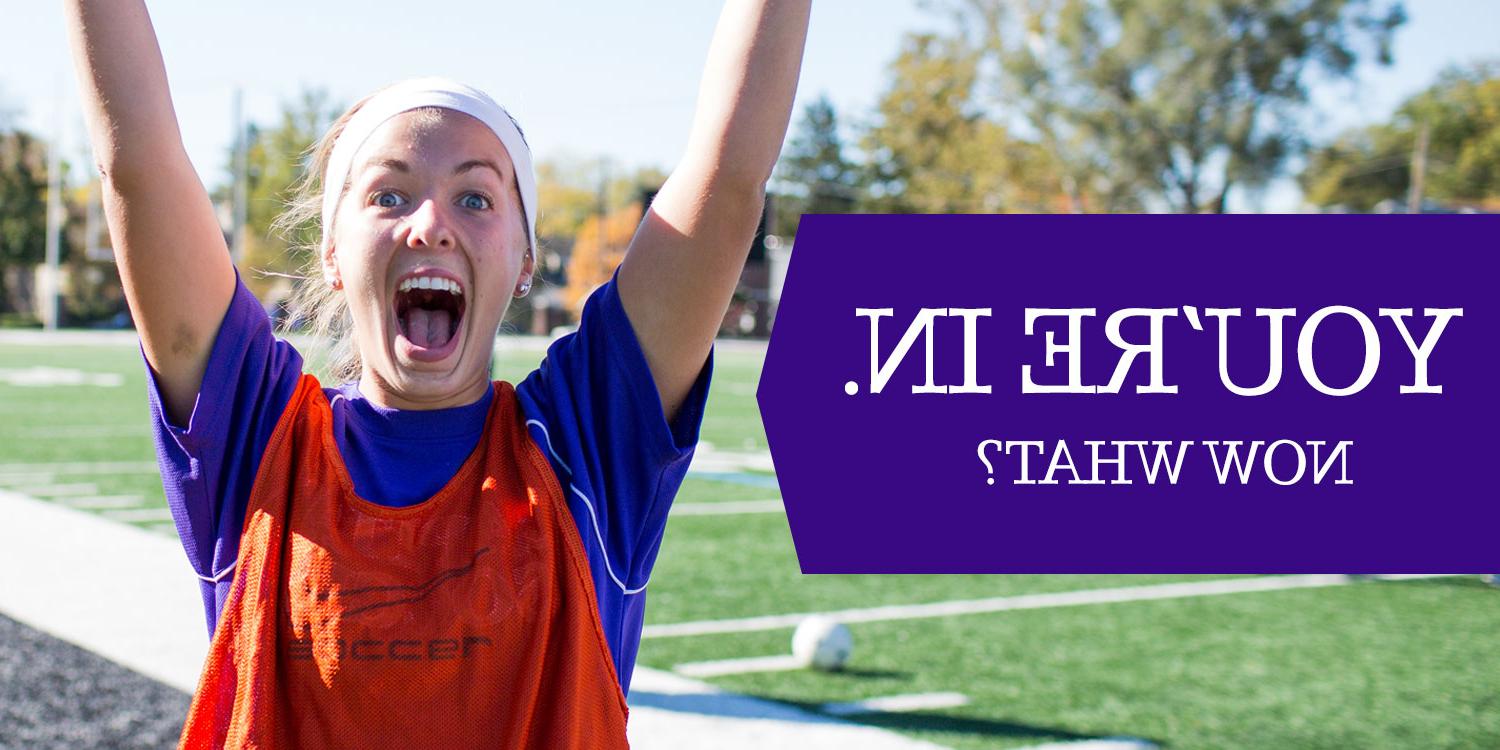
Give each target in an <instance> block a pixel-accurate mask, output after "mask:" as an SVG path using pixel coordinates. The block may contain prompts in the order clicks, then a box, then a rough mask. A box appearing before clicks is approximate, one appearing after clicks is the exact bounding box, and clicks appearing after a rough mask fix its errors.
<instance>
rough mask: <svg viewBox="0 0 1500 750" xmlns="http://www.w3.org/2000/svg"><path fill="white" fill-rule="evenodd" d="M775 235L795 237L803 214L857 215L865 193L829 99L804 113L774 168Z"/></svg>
mask: <svg viewBox="0 0 1500 750" xmlns="http://www.w3.org/2000/svg"><path fill="white" fill-rule="evenodd" d="M775 179H776V187H777V194H776V204H775V206H776V217H775V222H776V223H775V226H774V227H773V228H772V230H771V231H772V233H773V234H779V235H783V236H787V237H790V236H792V235H795V234H796V233H797V224H798V223H799V222H800V220H801V218H802V214H842V213H848V212H850V211H852V210H854V206H855V205H856V203H858V202H859V200H860V198H861V196H862V193H863V188H864V186H863V175H862V174H861V170H860V168H859V165H857V164H855V163H854V162H853V161H850V160H849V158H848V156H847V155H846V154H845V150H844V140H843V137H842V136H841V135H840V133H839V119H838V112H837V111H836V110H835V109H834V106H833V102H832V101H830V100H829V99H828V97H827V95H824V96H820V97H818V98H817V99H816V100H815V101H813V102H811V103H809V104H808V105H807V106H805V107H803V109H802V119H801V120H800V121H799V122H798V123H797V128H796V130H795V131H794V132H793V134H792V137H791V138H790V139H789V140H788V142H787V146H786V150H785V151H784V153H783V154H782V156H781V161H780V162H779V163H778V164H777V165H776V178H775Z"/></svg>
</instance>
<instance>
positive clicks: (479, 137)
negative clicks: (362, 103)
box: [352, 107, 513, 175]
mask: <svg viewBox="0 0 1500 750" xmlns="http://www.w3.org/2000/svg"><path fill="white" fill-rule="evenodd" d="M392 158H394V159H400V160H402V161H405V162H406V163H408V164H409V165H410V166H411V168H412V169H414V170H421V169H422V168H423V167H430V168H437V169H442V168H444V167H451V166H453V165H456V164H460V163H463V162H466V161H471V160H476V159H477V160H484V161H492V162H494V163H495V164H496V165H497V166H499V167H500V168H501V170H502V171H503V172H504V173H505V174H506V175H509V174H511V172H512V171H513V167H512V166H511V160H510V154H509V153H507V152H506V150H505V145H504V144H502V143H501V142H500V138H499V137H498V136H496V135H495V133H494V131H492V130H490V129H489V126H487V125H485V124H484V123H482V122H480V121H479V120H477V119H475V118H473V117H471V116H469V115H466V114H464V113H462V112H457V111H454V110H450V109H440V108H437V107H431V108H427V109H419V110H412V111H409V112H402V113H401V114H399V115H396V116H395V117H392V118H390V119H389V120H386V121H385V122H383V123H381V124H380V126H379V127H377V128H376V129H375V131H374V132H372V133H370V137H369V138H367V139H366V140H365V142H364V143H363V144H361V145H360V147H359V150H358V151H357V152H355V155H354V160H353V161H354V164H355V168H354V170H352V171H353V172H354V173H355V174H358V173H360V172H363V171H364V170H366V169H368V168H369V167H370V166H372V165H373V164H375V163H378V162H381V161H384V160H386V159H392Z"/></svg>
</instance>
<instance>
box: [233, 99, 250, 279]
mask: <svg viewBox="0 0 1500 750" xmlns="http://www.w3.org/2000/svg"><path fill="white" fill-rule="evenodd" d="M244 95H245V91H244V89H241V88H236V89H235V90H234V224H233V227H232V228H231V229H230V232H231V236H230V245H229V247H230V250H229V257H230V260H232V261H233V262H234V263H235V264H236V265H238V264H239V263H241V262H242V261H244V259H245V224H246V223H247V219H246V216H247V214H248V213H249V198H248V197H247V195H246V193H247V192H248V188H249V186H248V184H247V183H246V180H247V179H248V178H247V176H246V173H247V172H248V171H249V170H248V169H247V168H246V162H247V160H248V156H247V154H246V152H248V151H249V150H250V143H249V140H250V139H249V138H246V137H245V108H244V98H245V96H244Z"/></svg>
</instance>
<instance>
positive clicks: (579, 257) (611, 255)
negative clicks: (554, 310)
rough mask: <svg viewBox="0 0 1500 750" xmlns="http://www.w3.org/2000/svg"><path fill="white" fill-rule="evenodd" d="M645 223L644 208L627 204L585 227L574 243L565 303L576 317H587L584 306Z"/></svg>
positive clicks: (596, 217)
mask: <svg viewBox="0 0 1500 750" xmlns="http://www.w3.org/2000/svg"><path fill="white" fill-rule="evenodd" d="M640 223H641V204H640V203H638V202H636V203H627V204H625V206H624V207H622V208H618V209H616V210H614V211H612V212H610V213H609V214H608V215H607V216H605V217H604V218H603V219H601V218H600V217H598V216H594V217H593V218H590V219H588V220H587V221H585V222H584V223H583V227H582V228H581V229H580V230H579V232H578V236H577V237H575V238H574V241H573V254H572V256H571V257H570V258H569V259H568V286H567V289H566V290H565V291H564V294H563V297H564V300H563V301H564V303H565V304H567V306H568V308H569V309H571V310H573V312H574V314H575V315H577V316H581V315H582V314H583V303H584V302H586V301H588V296H589V295H590V294H592V293H593V291H594V290H595V289H597V288H598V287H599V286H600V285H601V284H603V283H604V282H606V281H609V277H610V276H611V275H613V274H614V272H615V269H616V268H618V267H619V266H620V261H622V260H624V259H625V251H626V249H628V248H629V247H630V240H631V238H633V237H634V236H635V230H636V227H638V226H640Z"/></svg>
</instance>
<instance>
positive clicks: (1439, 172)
mask: <svg viewBox="0 0 1500 750" xmlns="http://www.w3.org/2000/svg"><path fill="white" fill-rule="evenodd" d="M1424 127H1425V128H1426V129H1427V132H1428V145H1427V164H1428V169H1427V173H1426V176H1425V181H1424V190H1423V192H1424V194H1425V196H1427V197H1429V198H1432V199H1434V200H1438V201H1447V202H1454V203H1479V204H1486V205H1496V206H1500V61H1496V62H1490V63H1480V64H1476V65H1472V66H1469V67H1467V68H1454V69H1450V70H1448V71H1445V72H1444V73H1443V74H1442V75H1440V76H1439V77H1438V80H1437V81H1436V82H1435V83H1433V85H1432V86H1430V87H1428V88H1427V89H1426V90H1424V91H1422V92H1421V93H1419V94H1417V95H1415V96H1413V97H1411V98H1410V99H1408V100H1406V102H1404V103H1403V104H1402V105H1401V106H1400V107H1399V108H1398V109H1397V110H1396V113H1395V115H1394V116H1393V117H1392V118H1391V120H1390V122H1386V123H1380V124H1377V125H1371V126H1368V127H1364V128H1357V129H1354V130H1351V131H1349V132H1346V133H1344V134H1343V135H1341V136H1339V137H1338V138H1337V139H1336V140H1335V141H1334V142H1333V143H1331V144H1329V145H1328V146H1325V147H1323V148H1321V149H1318V150H1317V151H1315V152H1313V154H1312V155H1311V156H1310V157H1309V159H1308V165H1307V168H1306V169H1305V170H1304V171H1303V173H1302V177H1301V183H1302V189H1303V191H1304V193H1305V194H1306V197H1307V200H1308V202H1309V203H1312V204H1314V205H1319V206H1340V207H1343V208H1346V209H1349V210H1354V211H1369V210H1370V209H1372V208H1374V207H1375V205H1376V204H1378V203H1380V202H1381V201H1386V200H1395V201H1404V200H1405V199H1406V196H1407V190H1408V189H1409V187H1410V185H1411V180H1412V172H1411V164H1412V152H1413V150H1414V149H1415V148H1416V143H1417V138H1418V133H1419V131H1421V130H1422V129H1423V128H1424Z"/></svg>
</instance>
